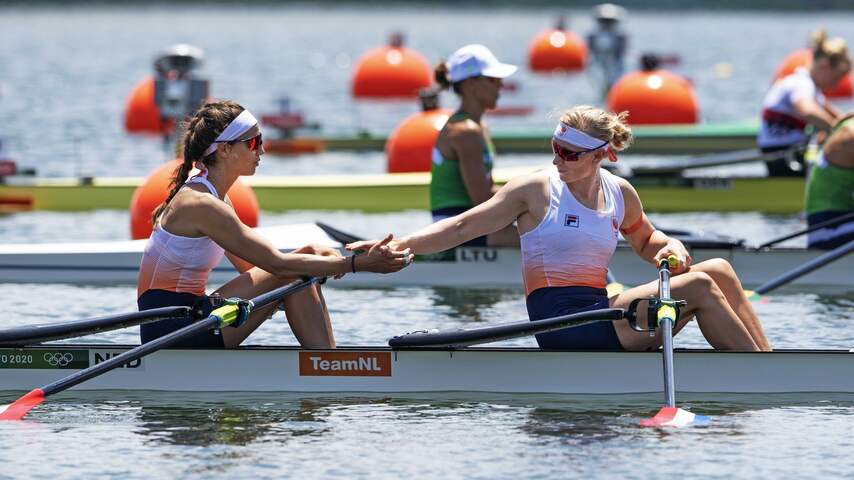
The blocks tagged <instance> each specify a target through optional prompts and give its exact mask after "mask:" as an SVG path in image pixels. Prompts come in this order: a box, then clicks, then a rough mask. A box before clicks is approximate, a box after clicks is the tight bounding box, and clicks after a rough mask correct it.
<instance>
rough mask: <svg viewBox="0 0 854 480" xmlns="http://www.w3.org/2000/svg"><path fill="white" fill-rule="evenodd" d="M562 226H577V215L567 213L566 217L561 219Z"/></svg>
mask: <svg viewBox="0 0 854 480" xmlns="http://www.w3.org/2000/svg"><path fill="white" fill-rule="evenodd" d="M563 226H564V227H575V228H578V215H573V214H571V213H567V214H566V218H565V219H564V221H563Z"/></svg>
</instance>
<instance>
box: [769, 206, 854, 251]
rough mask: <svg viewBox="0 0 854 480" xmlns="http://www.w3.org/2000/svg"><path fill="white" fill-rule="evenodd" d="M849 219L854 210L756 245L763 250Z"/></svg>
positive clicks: (853, 216) (852, 218)
mask: <svg viewBox="0 0 854 480" xmlns="http://www.w3.org/2000/svg"><path fill="white" fill-rule="evenodd" d="M849 220H854V212H850V213H847V214H845V215H842V216H841V217H836V218H831V219H830V220H826V221H824V222H821V223H817V224H815V225H813V226H812V227H809V228H805V229H803V230H799V231H797V232H795V233H790V234H789V235H785V236H783V237H779V238H775V239H773V240H769V241H767V242H765V243H763V244H762V245H759V246H758V247H756V250H762V249H763V248H768V247H770V246H772V245H776V244H778V243H780V242H785V241H786V240H789V239H792V238H795V237H800V236H801V235H805V234H807V233H812V232H814V231H816V230H821V229H822V228H827V227H833V226H836V225H839V224H842V223H845V222H847V221H849Z"/></svg>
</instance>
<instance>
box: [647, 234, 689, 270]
mask: <svg viewBox="0 0 854 480" xmlns="http://www.w3.org/2000/svg"><path fill="white" fill-rule="evenodd" d="M671 255H675V256H676V258H678V259H679V264H678V265H677V266H675V267H671V269H670V271H671V273H673V274H674V275H679V274H680V273H685V272H687V271H688V270H689V269H690V268H691V261H692V259H691V254H690V253H688V249H687V248H685V245H683V244H682V242H680V241H679V240H676V239H675V238H671V239H669V240H668V241H667V244H666V245H665V246H664V247H663V248H662V249H661V250H659V251H658V253H656V254H655V257H653V259H654V260H655V264H656V265H658V263H659V262H661V260H663V259H665V258H667V257H669V256H671Z"/></svg>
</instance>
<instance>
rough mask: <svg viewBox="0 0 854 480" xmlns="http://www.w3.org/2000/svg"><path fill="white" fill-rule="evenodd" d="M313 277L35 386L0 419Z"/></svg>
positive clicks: (223, 322) (229, 320)
mask: <svg viewBox="0 0 854 480" xmlns="http://www.w3.org/2000/svg"><path fill="white" fill-rule="evenodd" d="M316 281H317V280H316V279H315V278H313V277H310V278H307V279H305V280H298V281H294V282H291V283H289V284H287V285H284V286H282V287H279V288H277V289H275V290H272V291H270V292H268V293H265V294H263V295H260V296H258V297H255V298H254V299H252V300H250V301H248V302H245V303H243V305H242V306H241V305H240V304H230V305H225V306H223V307H219V308H217V309H216V310H214V311H213V312H211V314H210V316H209V317H207V318H206V319H204V320H200V321H198V322H196V323H193V324H191V325H187V326H186V327H184V328H182V329H180V330H176V331H174V332H172V333H170V334H167V335H164V336H162V337H160V338H158V339H157V340H154V341H151V342H148V343H145V344H142V345H140V346H138V347H136V348H133V349H131V350H128V351H127V352H124V353H122V354H120V355H116V356H115V357H112V358H110V359H109V360H107V361H104V362H101V363H99V364H97V365H93V366H91V367H89V368H86V369H84V370H80V371H79V372H75V373H73V374H71V375H69V376H67V377H65V378H63V379H61V380H57V381H56V382H53V383H51V384H48V385H45V386H44V387H42V388H36V389H35V390H33V391H31V392H30V393H28V394H26V395H24V396H23V397H21V398H19V399H18V400H16V401H15V402H14V403H12V404H10V405H8V406H7V407H6V408H5V409H3V408H2V407H0V420H21V419H22V418H24V416H25V415H26V414H27V412H29V411H30V410H32V409H33V408H34V407H35V406H36V405H38V404H40V403H42V402H43V401H44V399H45V398H46V397H48V396H50V395H53V394H56V393H59V392H61V391H63V390H67V389H69V388H71V387H73V386H75V385H78V384H80V383H82V382H85V381H86V380H89V379H92V378H95V377H97V376H100V375H103V374H104V373H107V372H109V371H110V370H113V369H114V368H116V367H119V366H121V365H124V364H126V363H128V362H132V361H134V360H137V359H139V358H142V357H144V356H146V355H148V354H151V353H154V352H156V351H158V350H161V349H163V348H167V347H169V346H171V345H174V344H175V343H177V342H180V341H181V340H184V339H186V338H189V337H192V336H193V335H196V334H198V333H201V332H204V331H206V330H210V329H213V328H224V327H226V326H228V325H231V324H233V323H235V322H237V321H238V320H239V319H240V318H241V317H242V314H248V311H249V310H250V309H252V308H261V307H264V306H266V305H269V304H271V303H275V302H276V301H278V300H280V299H281V298H282V297H283V296H285V295H289V294H291V293H294V292H296V291H298V290H302V289H304V288H306V287H308V286H310V285H311V284H313V283H315V282H316ZM244 307H246V308H244Z"/></svg>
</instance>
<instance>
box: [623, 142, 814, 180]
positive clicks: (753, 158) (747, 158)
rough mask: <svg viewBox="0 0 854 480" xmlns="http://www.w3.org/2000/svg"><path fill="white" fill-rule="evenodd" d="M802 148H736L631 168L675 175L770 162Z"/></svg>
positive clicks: (643, 173) (642, 172)
mask: <svg viewBox="0 0 854 480" xmlns="http://www.w3.org/2000/svg"><path fill="white" fill-rule="evenodd" d="M800 150H803V147H796V148H792V149H789V150H780V151H776V152H768V153H762V152H761V151H759V150H757V149H755V148H750V149H746V150H734V151H731V152H723V153H712V154H707V155H698V156H694V157H688V158H686V159H684V160H683V161H681V162H678V163H674V164H670V165H660V166H653V167H632V169H631V170H632V175H633V176H637V177H650V176H665V175H675V174H679V173H682V172H683V171H684V170H690V169H694V168H707V167H720V166H724V165H737V164H741V163H753V162H769V161H772V160H776V159H778V158H785V157H787V156H789V155H792V154H794V153H795V152H798V151H800Z"/></svg>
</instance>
